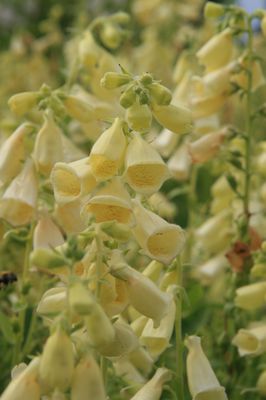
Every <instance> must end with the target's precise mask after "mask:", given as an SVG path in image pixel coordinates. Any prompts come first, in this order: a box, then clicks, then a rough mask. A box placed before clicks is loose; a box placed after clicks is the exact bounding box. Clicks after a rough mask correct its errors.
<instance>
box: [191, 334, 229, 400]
mask: <svg viewBox="0 0 266 400" xmlns="http://www.w3.org/2000/svg"><path fill="white" fill-rule="evenodd" d="M185 344H186V346H187V347H188V356H187V378H188V386H189V391H190V393H191V395H192V397H193V400H203V399H204V400H227V396H226V393H225V390H224V388H223V387H222V386H221V385H220V383H219V381H218V380H217V378H216V375H215V373H214V372H213V370H212V367H211V365H210V362H209V360H208V359H207V357H206V355H205V354H204V352H203V350H202V347H201V339H200V338H199V337H198V336H189V337H188V338H187V339H186V341H185Z"/></svg>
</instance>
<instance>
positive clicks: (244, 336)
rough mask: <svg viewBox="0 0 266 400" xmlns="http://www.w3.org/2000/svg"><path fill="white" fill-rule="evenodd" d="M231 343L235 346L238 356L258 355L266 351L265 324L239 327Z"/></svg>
mask: <svg viewBox="0 0 266 400" xmlns="http://www.w3.org/2000/svg"><path fill="white" fill-rule="evenodd" d="M232 343H233V344H234V345H235V346H237V348H238V352H239V355H240V356H249V355H250V356H258V355H260V354H263V353H265V351H266V324H265V323H264V324H263V323H260V324H258V325H257V326H254V327H250V328H247V329H239V331H238V332H237V334H236V335H235V336H234V338H233V340H232Z"/></svg>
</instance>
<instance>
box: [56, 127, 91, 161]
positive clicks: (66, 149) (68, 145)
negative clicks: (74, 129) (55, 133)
mask: <svg viewBox="0 0 266 400" xmlns="http://www.w3.org/2000/svg"><path fill="white" fill-rule="evenodd" d="M61 139H62V145H63V154H64V161H65V162H66V163H71V162H72V161H77V160H80V159H81V158H85V157H86V154H85V153H84V152H83V151H81V150H80V149H79V148H78V147H77V146H75V145H74V143H73V142H72V141H71V140H70V139H68V138H67V137H66V136H65V135H63V134H62V135H61Z"/></svg>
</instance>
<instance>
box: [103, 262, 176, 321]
mask: <svg viewBox="0 0 266 400" xmlns="http://www.w3.org/2000/svg"><path fill="white" fill-rule="evenodd" d="M110 267H111V274H113V275H114V276H116V277H118V278H119V279H122V280H124V281H125V282H126V285H127V290H128V297H129V302H130V304H131V305H132V306H133V307H134V308H135V309H136V310H137V311H139V312H140V313H141V314H143V315H145V316H147V317H149V318H151V319H153V320H154V322H155V324H156V325H157V326H158V323H159V322H160V321H161V319H162V318H163V317H164V316H165V315H166V314H167V313H168V312H169V307H170V303H171V297H170V295H168V294H167V293H164V292H162V291H161V290H160V289H159V288H158V287H157V286H156V285H155V283H153V282H152V281H151V280H150V279H149V278H147V277H146V276H144V275H143V274H142V273H141V272H139V271H137V270H135V269H133V268H131V267H129V266H128V265H127V264H125V263H123V262H122V261H120V262H119V261H118V262H117V261H115V257H114V256H113V261H112V260H111V261H110Z"/></svg>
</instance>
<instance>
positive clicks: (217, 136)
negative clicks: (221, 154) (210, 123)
mask: <svg viewBox="0 0 266 400" xmlns="http://www.w3.org/2000/svg"><path fill="white" fill-rule="evenodd" d="M227 136H228V129H227V128H223V129H221V130H219V131H217V132H211V133H207V134H206V135H204V136H202V137H200V138H199V139H197V140H195V141H194V142H191V143H188V152H189V155H190V157H191V159H192V162H193V163H194V164H196V163H204V162H206V161H209V160H210V159H212V158H213V157H214V156H215V155H216V154H217V153H218V151H219V150H220V148H221V146H222V144H223V142H224V140H225V139H226V137H227Z"/></svg>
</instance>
